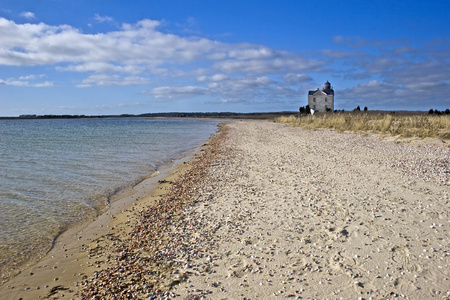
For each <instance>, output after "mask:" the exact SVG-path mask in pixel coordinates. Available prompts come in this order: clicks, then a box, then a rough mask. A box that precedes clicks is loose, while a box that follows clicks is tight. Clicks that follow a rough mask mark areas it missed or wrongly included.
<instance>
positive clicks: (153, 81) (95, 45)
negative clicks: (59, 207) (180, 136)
mask: <svg viewBox="0 0 450 300" xmlns="http://www.w3.org/2000/svg"><path fill="white" fill-rule="evenodd" d="M32 16H34V15H31V14H28V17H29V18H31V17H32ZM24 17H26V15H24ZM95 20H96V21H97V22H113V21H114V20H113V19H112V18H111V17H108V16H101V15H99V14H96V15H95ZM190 21H193V20H190ZM194 21H195V20H194ZM191 25H192V24H191ZM194 25H195V24H194ZM160 27H161V22H160V21H156V20H148V19H146V20H141V21H139V22H137V23H135V24H123V25H122V26H121V27H120V29H117V30H114V31H108V32H104V33H97V34H86V33H83V32H82V31H81V30H79V29H77V28H74V27H72V26H68V25H59V26H52V25H47V24H44V23H38V24H31V23H25V24H19V23H15V22H14V21H11V20H7V19H5V18H0V36H1V38H0V65H7V66H17V67H20V66H27V67H35V66H37V67H38V66H46V67H47V68H48V67H52V68H54V69H56V70H57V71H61V72H68V73H69V72H77V73H80V74H85V78H84V79H81V80H78V81H77V82H76V83H75V85H77V86H79V87H88V86H96V85H97V86H98V85H100V86H110V85H118V86H125V85H148V87H146V88H147V89H148V90H147V91H146V92H144V93H145V94H148V95H152V96H153V97H156V98H168V99H170V98H179V97H188V98H192V97H195V96H201V95H209V96H210V97H211V98H216V99H217V101H221V100H220V99H223V101H224V102H235V101H253V100H254V99H257V98H258V99H259V98H265V99H269V98H270V99H272V100H271V101H279V99H281V98H289V97H290V98H291V99H294V98H295V99H298V98H300V97H305V95H304V94H305V93H304V91H303V88H304V87H299V85H300V84H303V83H308V82H313V81H314V80H317V79H316V78H313V77H315V76H317V77H320V76H321V74H327V75H331V76H335V77H337V78H340V79H342V82H347V85H346V87H345V88H344V87H339V86H335V89H336V91H337V94H336V95H337V101H345V100H346V99H348V100H355V99H361V98H364V99H367V101H378V100H377V99H380V98H383V97H385V98H386V97H389V99H393V101H404V100H405V99H410V98H411V97H412V98H414V99H419V98H420V97H422V98H426V99H439V98H442V99H443V98H445V97H442V94H443V93H446V92H447V91H449V88H448V86H449V81H450V75H449V74H450V71H449V70H450V61H449V60H448V54H449V53H450V51H449V49H450V47H449V43H450V41H449V40H448V39H439V40H435V41H434V42H433V43H431V42H430V43H424V44H423V45H421V46H413V45H412V44H411V43H408V41H407V40H405V39H398V40H391V41H390V40H387V41H372V40H367V39H365V38H362V37H344V36H335V37H334V38H333V41H334V42H335V43H337V44H339V47H337V48H338V49H322V50H317V51H316V52H314V53H312V52H305V53H294V52H287V51H280V50H277V49H272V48H269V47H266V46H263V45H255V44H249V43H235V44H230V43H222V42H219V41H214V40H211V39H206V38H199V37H196V36H181V35H176V34H170V33H166V32H163V31H162V30H161V29H160ZM355 47H359V48H358V49H357V50H355ZM27 69H28V68H27ZM38 72H39V73H41V72H42V71H38ZM78 76H79V74H77V77H78ZM43 77H46V76H41V75H28V74H24V75H23V76H20V77H18V78H10V79H4V80H1V81H0V85H2V86H5V85H15V86H36V87H37V86H41V87H43V86H52V85H53V82H52V81H51V80H48V81H44V82H39V80H43V79H41V78H43ZM348 82H350V83H348ZM157 83H158V84H157ZM338 97H339V99H338ZM358 97H359V98H358ZM252 99H253V100H252ZM414 101H419V100H414ZM442 101H443V100H442Z"/></svg>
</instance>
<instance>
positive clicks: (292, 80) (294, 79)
mask: <svg viewBox="0 0 450 300" xmlns="http://www.w3.org/2000/svg"><path fill="white" fill-rule="evenodd" d="M283 78H284V80H285V81H286V82H287V83H289V84H297V83H302V82H308V81H312V78H311V77H310V76H309V75H307V74H298V73H289V74H286V75H284V76H283Z"/></svg>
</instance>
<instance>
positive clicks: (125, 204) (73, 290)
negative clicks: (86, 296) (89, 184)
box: [0, 120, 225, 299]
mask: <svg viewBox="0 0 450 300" xmlns="http://www.w3.org/2000/svg"><path fill="white" fill-rule="evenodd" d="M222 123H225V121H223V120H222ZM218 127H219V128H220V123H218ZM219 131H220V130H218V131H217V132H216V133H215V134H214V135H212V137H210V139H209V140H208V141H206V142H205V144H204V145H203V146H202V145H199V146H197V147H196V148H195V149H192V150H190V151H187V152H185V153H182V154H181V156H180V157H178V158H176V159H173V160H172V161H171V162H170V163H167V164H164V165H162V166H161V167H160V168H159V169H158V170H156V171H155V172H153V173H152V174H149V175H147V176H145V177H143V179H142V180H141V181H140V182H138V183H137V184H135V185H134V186H131V187H127V188H125V189H121V190H118V191H117V192H116V193H113V194H112V195H111V196H110V198H109V203H108V204H107V206H106V207H105V209H104V210H102V211H100V214H99V215H97V216H94V217H91V218H89V219H87V220H85V221H83V222H81V223H79V224H76V225H75V226H72V227H69V228H68V229H67V230H66V231H64V232H63V233H61V234H60V235H59V236H58V237H57V238H56V239H55V241H54V243H53V246H52V248H51V249H50V250H49V251H48V253H46V254H45V256H44V257H42V258H41V259H39V260H38V261H37V262H35V263H31V264H28V265H24V266H22V267H21V268H20V269H19V270H15V272H16V274H15V275H12V276H11V277H10V278H9V279H8V280H7V281H6V282H5V283H3V284H2V285H0V293H1V294H2V299H18V298H22V299H38V298H45V297H49V296H52V297H58V296H62V297H64V296H63V294H65V296H72V297H75V298H78V297H81V296H80V293H81V284H78V283H81V282H82V281H83V280H86V278H88V277H90V276H92V274H93V273H94V272H95V271H96V270H98V268H99V267H98V264H96V263H95V262H94V263H93V262H91V257H90V256H91V255H90V254H89V250H90V249H91V248H95V247H96V246H94V245H95V244H98V243H99V241H100V242H101V240H102V239H104V237H107V236H113V235H123V232H121V231H124V230H126V229H125V227H129V225H128V224H129V223H130V219H132V218H135V217H136V216H134V213H135V211H136V210H139V209H141V210H142V209H145V208H148V207H152V206H153V205H155V203H156V201H157V199H158V198H159V197H161V195H162V194H164V193H166V192H167V190H169V189H170V187H171V182H172V181H174V180H176V179H177V178H179V177H180V176H182V175H183V174H184V172H186V170H187V169H188V168H189V164H190V161H191V160H193V159H195V157H196V155H198V153H199V152H200V151H202V149H203V148H204V147H205V145H207V144H208V143H209V141H210V140H211V139H212V138H214V136H216V135H217V134H218V133H219Z"/></svg>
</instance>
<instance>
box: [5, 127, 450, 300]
mask: <svg viewBox="0 0 450 300" xmlns="http://www.w3.org/2000/svg"><path fill="white" fill-rule="evenodd" d="M449 161H450V150H449V149H445V148H441V147H434V146H422V147H416V146H410V145H405V144H397V143H395V142H392V141H386V140H379V139H378V138H376V137H373V136H361V135H359V134H354V133H336V132H333V131H330V130H320V131H307V130H302V129H300V128H292V127H289V126H287V125H284V124H279V123H273V122H268V121H248V120H245V121H233V122H230V123H227V124H226V125H221V130H220V131H219V132H218V133H217V134H216V135H215V136H213V137H212V138H211V139H210V140H209V141H208V142H207V143H206V144H205V145H204V146H203V147H202V148H201V149H200V150H199V151H198V152H196V153H195V154H194V155H193V157H192V159H191V160H189V161H188V162H186V163H182V164H181V165H179V166H178V167H177V168H176V169H175V170H174V171H173V172H172V173H171V174H170V175H169V177H166V178H164V179H161V180H159V181H160V182H159V185H158V187H157V188H156V189H154V190H152V194H151V195H148V194H147V195H144V196H143V198H141V199H140V200H138V201H136V202H135V205H131V206H130V207H129V208H128V209H127V210H123V212H122V211H120V209H119V213H118V214H117V215H115V216H114V218H113V216H112V215H107V216H106V217H107V219H108V220H109V221H110V222H111V223H110V225H109V226H110V231H111V234H107V235H104V236H101V237H98V236H93V237H92V238H93V239H92V240H91V242H90V243H86V242H84V245H83V244H82V243H83V241H84V240H83V239H84V236H85V235H88V232H87V231H86V230H85V231H83V235H82V236H80V238H81V239H82V240H81V241H76V242H77V243H78V248H77V249H76V250H78V252H76V253H71V252H70V251H69V249H68V246H67V245H64V244H58V245H57V247H58V249H60V250H61V254H62V255H63V256H64V255H67V256H68V257H67V258H64V257H61V258H57V257H53V258H51V257H50V258H51V259H52V260H50V261H52V262H55V261H57V260H58V259H59V260H60V261H64V259H66V260H67V259H70V260H71V261H72V262H73V263H75V264H76V265H77V268H78V270H79V269H84V270H86V272H84V273H78V274H73V271H74V269H72V270H66V269H63V268H62V267H61V266H62V265H63V264H60V262H59V261H58V263H56V264H53V265H50V264H49V265H48V266H46V267H45V268H44V267H42V265H40V266H37V268H38V270H39V271H40V272H41V273H40V274H43V275H45V276H46V278H47V279H50V280H51V284H47V285H48V286H47V287H45V286H44V287H42V286H41V287H40V290H34V289H36V287H37V285H34V286H31V285H28V286H20V285H18V286H16V287H17V288H20V291H22V290H24V293H23V296H22V294H20V296H22V297H23V299H36V298H37V297H32V298H27V297H28V296H26V294H27V295H34V296H38V295H43V296H41V297H45V296H52V297H56V298H57V297H69V298H74V299H87V298H92V297H99V298H107V297H112V296H117V297H118V298H130V297H133V296H135V297H138V298H139V299H140V298H144V299H148V298H151V299H159V298H169V299H182V300H186V299H243V298H245V297H247V298H249V299H267V298H270V299H272V298H274V299H275V298H277V297H280V298H286V297H287V298H294V299H296V298H297V299H300V298H307V299H310V298H344V299H348V298H357V297H361V298H364V299H366V298H367V299H369V298H375V299H378V298H383V299H384V298H394V297H404V298H407V299H425V298H427V299H428V298H439V299H447V298H448V297H449V296H450V281H449V277H450V274H449V272H448V270H449V257H450V256H449V255H448V253H450V252H449V251H450V249H449V248H448V245H449V244H450V243H449V240H448V239H449V238H448V237H449V231H450V230H449V225H450V224H449V222H448V212H449V211H450V204H449V196H450V195H449V191H448V186H449V185H450V172H449V164H448V162H449ZM157 178H158V179H159V177H157ZM132 196H133V195H131V196H130V197H132ZM66 249H67V251H65V250H66ZM77 255H80V257H78V256H77ZM76 259H78V261H75V260H76ZM54 267H56V269H54ZM70 272H71V273H70ZM44 273H45V274H44ZM36 274H37V273H36ZM55 274H58V275H60V274H63V275H64V278H68V279H67V280H66V279H64V278H63V276H61V277H60V278H58V280H56V281H55V278H54V276H56V275H55ZM21 276H22V275H21ZM33 276H35V274H33V275H30V274H23V278H25V279H27V278H28V279H30V278H32V277H33ZM52 276H53V277H52ZM74 282H76V284H74ZM28 287H29V288H30V289H29V290H25V289H26V288H28ZM43 290H44V291H43ZM0 291H1V292H2V295H6V296H7V297H6V298H5V299H17V298H18V294H17V293H16V294H11V293H10V294H7V293H6V292H7V291H6V292H5V291H4V289H3V286H2V287H0ZM16 291H17V290H16ZM8 297H10V298H8Z"/></svg>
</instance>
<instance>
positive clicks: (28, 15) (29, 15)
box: [20, 11, 36, 20]
mask: <svg viewBox="0 0 450 300" xmlns="http://www.w3.org/2000/svg"><path fill="white" fill-rule="evenodd" d="M20 16H21V17H24V18H26V19H28V20H32V19H35V18H36V16H35V15H34V13H32V12H30V11H24V12H22V13H20Z"/></svg>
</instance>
